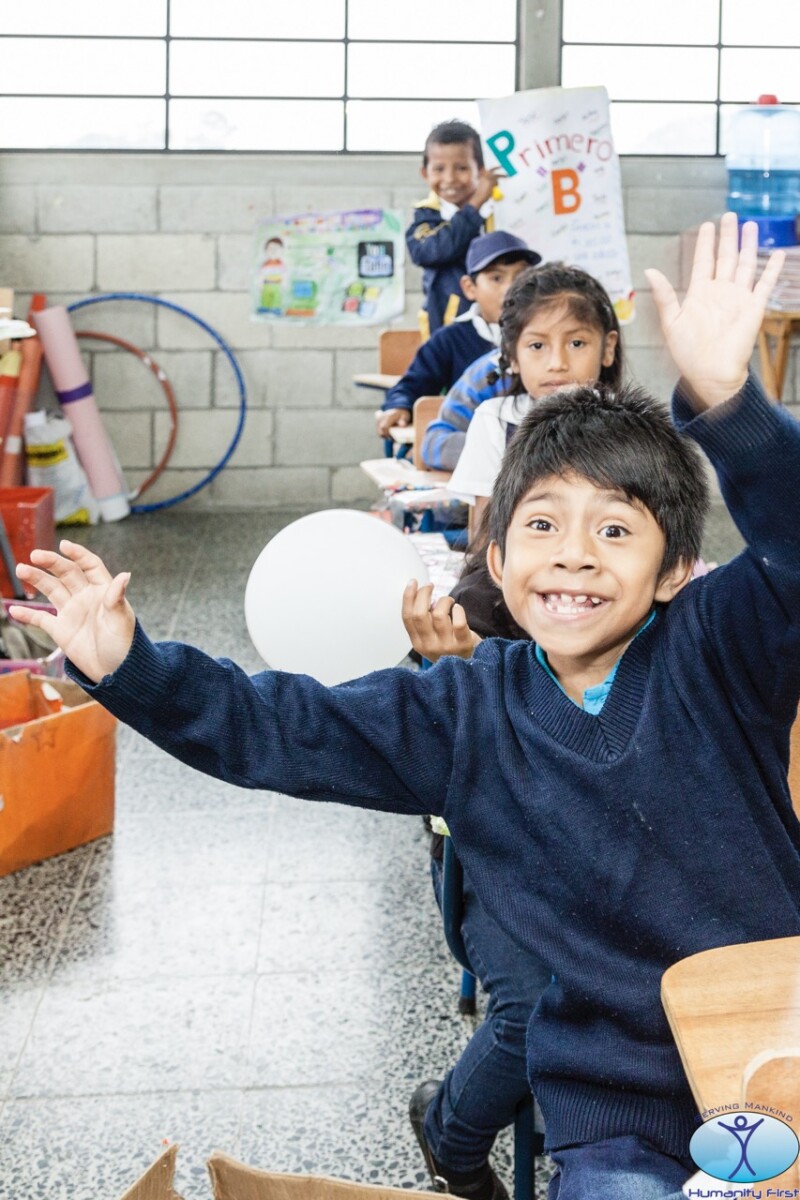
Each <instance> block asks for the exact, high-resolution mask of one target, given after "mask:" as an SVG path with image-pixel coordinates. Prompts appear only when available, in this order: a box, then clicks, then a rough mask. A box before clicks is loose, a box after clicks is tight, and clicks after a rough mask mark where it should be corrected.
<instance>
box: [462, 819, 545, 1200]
mask: <svg viewBox="0 0 800 1200" xmlns="http://www.w3.org/2000/svg"><path fill="white" fill-rule="evenodd" d="M463 917H464V872H463V870H462V867H461V863H460V862H459V861H458V858H457V856H456V852H455V850H454V849H453V839H452V838H450V837H445V839H444V857H443V862H442V921H443V924H444V937H445V941H446V942H447V945H448V948H449V950H450V953H451V954H452V955H453V958H454V959H455V960H456V962H457V963H459V964H460V966H461V967H463V973H462V976H461V992H460V995H459V1000H458V1010H459V1012H462V1013H474V1012H475V986H476V981H475V976H474V975H473V974H472V968H471V967H470V962H469V956H468V955H467V948H466V946H465V945H464V939H463V937H462V935H461V922H462V920H463ZM543 1153H544V1135H543V1134H542V1133H539V1132H537V1130H536V1127H535V1118H534V1104H533V1096H532V1095H528V1097H527V1098H526V1099H525V1100H523V1101H522V1103H521V1104H519V1105H518V1107H517V1111H516V1113H515V1114H514V1200H535V1196H536V1156H537V1154H543Z"/></svg>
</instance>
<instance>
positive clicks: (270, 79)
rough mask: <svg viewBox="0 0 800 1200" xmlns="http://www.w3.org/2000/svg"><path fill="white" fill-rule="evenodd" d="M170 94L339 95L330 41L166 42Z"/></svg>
mask: <svg viewBox="0 0 800 1200" xmlns="http://www.w3.org/2000/svg"><path fill="white" fill-rule="evenodd" d="M169 84H170V91H171V93H172V94H173V96H341V95H343V93H344V45H343V44H342V43H341V42H340V43H338V44H337V43H336V42H328V43H326V42H225V41H217V42H200V41H198V42H181V41H174V42H172V48H171V51H170V70H169Z"/></svg>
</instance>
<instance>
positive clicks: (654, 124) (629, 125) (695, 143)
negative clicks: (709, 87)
mask: <svg viewBox="0 0 800 1200" xmlns="http://www.w3.org/2000/svg"><path fill="white" fill-rule="evenodd" d="M611 128H612V130H613V133H614V148H615V149H616V151H617V153H618V154H714V153H716V140H717V108H716V105H715V104H612V105H611Z"/></svg>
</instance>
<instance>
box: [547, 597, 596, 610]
mask: <svg viewBox="0 0 800 1200" xmlns="http://www.w3.org/2000/svg"><path fill="white" fill-rule="evenodd" d="M545 603H546V605H547V607H548V608H549V609H550V610H551V611H552V612H559V613H569V612H575V611H576V610H577V609H580V608H582V609H586V608H587V606H588V607H589V608H597V606H598V604H602V600H600V599H599V597H597V596H587V595H585V594H583V595H580V596H570V595H569V594H568V593H567V592H550V593H548V594H547V595H545Z"/></svg>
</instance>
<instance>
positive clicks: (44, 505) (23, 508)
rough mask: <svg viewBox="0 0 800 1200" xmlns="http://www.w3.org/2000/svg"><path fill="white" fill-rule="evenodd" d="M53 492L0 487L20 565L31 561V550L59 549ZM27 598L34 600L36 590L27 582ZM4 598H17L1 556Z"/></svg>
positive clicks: (0, 509)
mask: <svg viewBox="0 0 800 1200" xmlns="http://www.w3.org/2000/svg"><path fill="white" fill-rule="evenodd" d="M53 494H54V493H53V489H52V488H49V487H4V488H0V516H2V518H3V521H4V522H5V527H6V533H7V534H8V540H9V542H10V543H11V551H12V553H13V555H14V558H15V559H16V560H17V562H18V563H20V562H28V560H29V559H30V553H31V550H35V549H36V548H37V547H38V548H39V549H40V550H55V548H56V519H55V502H54V499H53ZM22 586H23V588H24V590H25V595H26V596H27V597H28V598H29V599H32V598H33V597H34V596H35V595H36V588H33V587H31V586H30V584H28V583H25V584H23V585H22ZM0 595H3V596H13V595H14V585H13V584H12V582H11V580H10V579H9V577H8V572H7V571H6V568H5V563H4V562H3V560H2V557H0Z"/></svg>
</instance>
